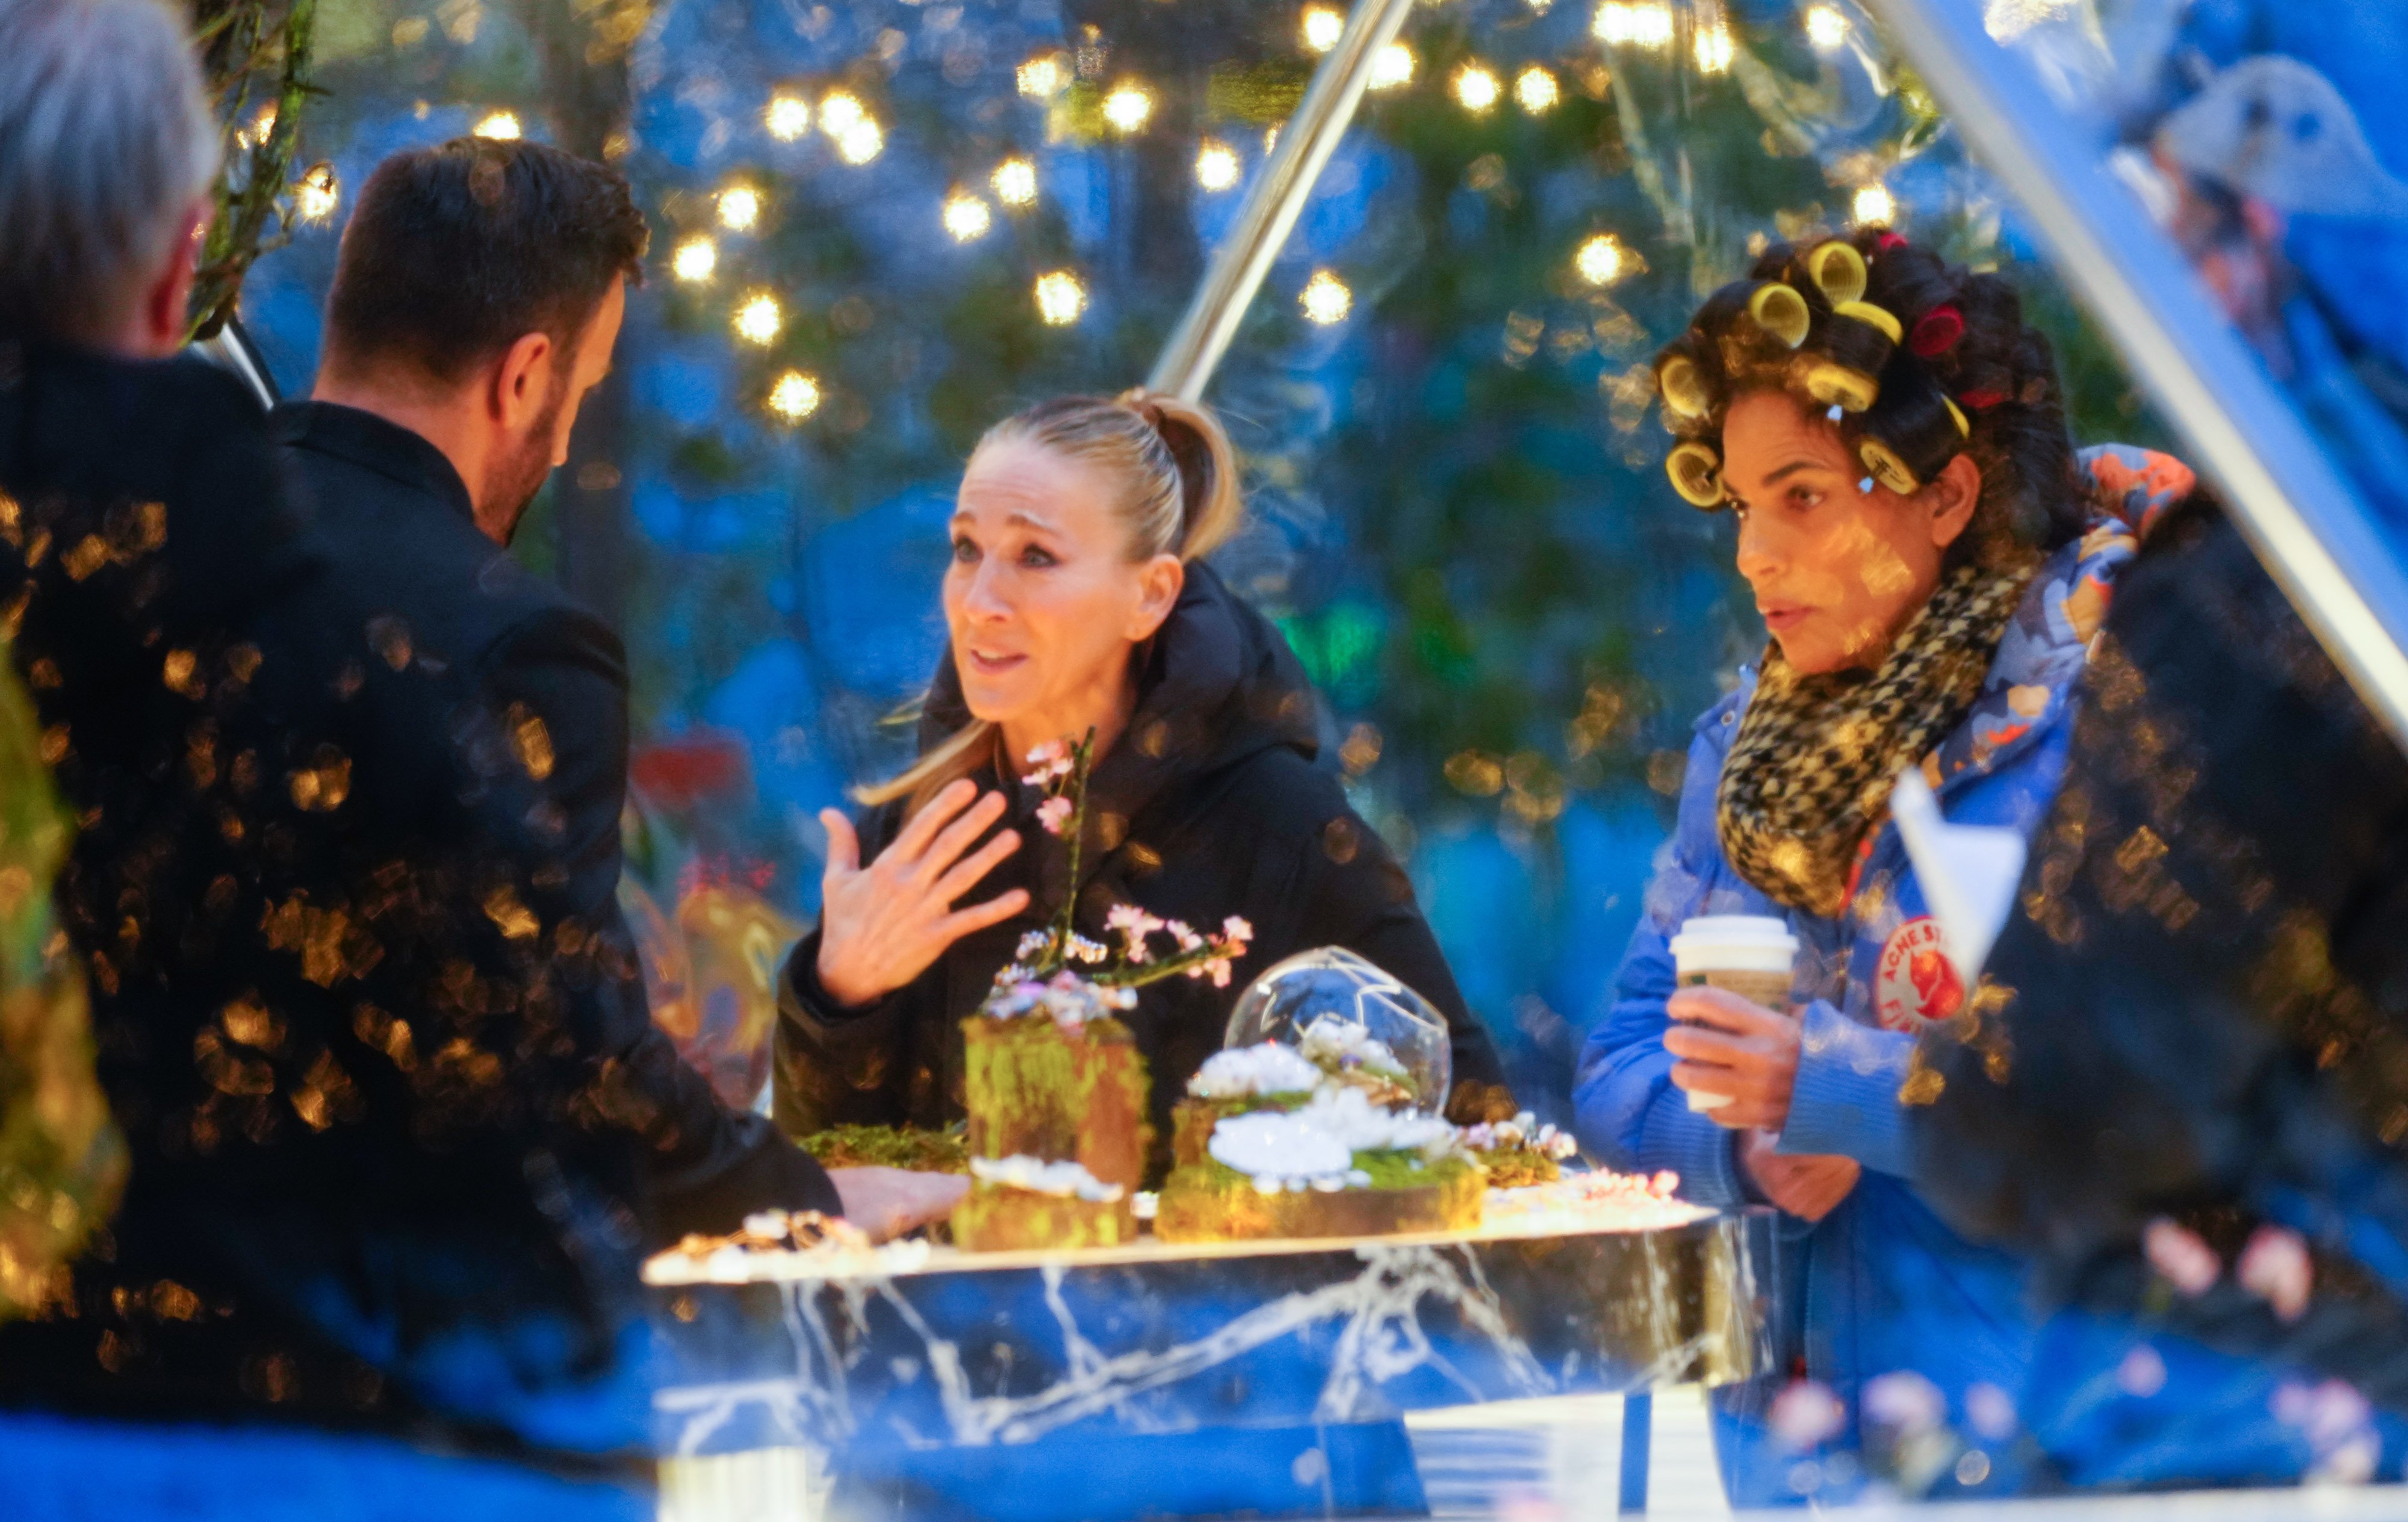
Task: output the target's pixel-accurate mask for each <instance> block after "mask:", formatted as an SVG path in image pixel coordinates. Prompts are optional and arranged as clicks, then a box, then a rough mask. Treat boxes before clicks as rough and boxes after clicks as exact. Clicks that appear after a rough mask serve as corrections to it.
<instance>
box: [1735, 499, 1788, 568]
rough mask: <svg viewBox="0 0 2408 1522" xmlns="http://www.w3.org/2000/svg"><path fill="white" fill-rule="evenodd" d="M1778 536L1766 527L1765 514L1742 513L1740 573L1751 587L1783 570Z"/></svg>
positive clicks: (1740, 517)
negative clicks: (1777, 541) (1777, 540)
mask: <svg viewBox="0 0 2408 1522" xmlns="http://www.w3.org/2000/svg"><path fill="white" fill-rule="evenodd" d="M1776 539H1777V536H1776V535H1775V534H1774V533H1773V532H1772V531H1771V529H1770V527H1768V526H1767V525H1766V524H1765V523H1764V521H1763V514H1761V513H1754V512H1742V513H1741V514H1740V515H1739V573H1740V575H1742V576H1743V577H1745V578H1746V579H1747V580H1748V582H1749V583H1750V584H1751V585H1753V584H1756V583H1758V582H1763V581H1765V580H1766V579H1767V578H1769V577H1770V576H1771V575H1772V573H1773V572H1775V571H1776V570H1779V569H1780V568H1781V554H1780V548H1779V545H1778V544H1777V543H1776Z"/></svg>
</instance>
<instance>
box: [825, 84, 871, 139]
mask: <svg viewBox="0 0 2408 1522" xmlns="http://www.w3.org/2000/svg"><path fill="white" fill-rule="evenodd" d="M868 120H869V108H867V107H866V106H864V105H862V104H861V97H860V96H858V95H856V94H854V93H853V92H851V91H849V90H831V91H829V92H828V93H827V94H826V96H825V97H824V98H823V99H822V100H821V101H820V130H821V131H822V132H824V133H826V134H827V135H828V136H829V138H830V139H835V138H839V137H842V136H844V134H845V129H847V128H848V127H854V126H858V125H860V124H861V123H862V122H867V121H868Z"/></svg>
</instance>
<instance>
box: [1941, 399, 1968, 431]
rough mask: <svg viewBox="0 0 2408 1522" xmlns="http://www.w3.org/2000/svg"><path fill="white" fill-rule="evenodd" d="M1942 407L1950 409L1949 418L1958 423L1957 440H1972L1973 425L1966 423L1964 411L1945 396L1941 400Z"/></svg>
mask: <svg viewBox="0 0 2408 1522" xmlns="http://www.w3.org/2000/svg"><path fill="white" fill-rule="evenodd" d="M1940 405H1941V406H1942V407H1944V408H1946V409H1948V416H1949V417H1950V418H1951V419H1953V420H1954V421H1955V422H1956V424H1957V438H1972V437H1973V425H1972V424H1970V423H1968V422H1966V421H1965V413H1964V410H1963V409H1960V408H1959V407H1957V404H1956V403H1955V402H1952V401H1950V400H1949V399H1948V398H1947V397H1945V396H1942V397H1941V398H1940Z"/></svg>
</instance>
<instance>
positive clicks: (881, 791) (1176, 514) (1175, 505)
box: [853, 386, 1246, 815]
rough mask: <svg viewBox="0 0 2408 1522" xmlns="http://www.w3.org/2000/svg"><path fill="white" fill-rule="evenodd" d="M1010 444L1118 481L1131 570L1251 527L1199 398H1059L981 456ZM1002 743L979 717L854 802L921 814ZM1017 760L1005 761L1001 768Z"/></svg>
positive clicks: (1022, 417)
mask: <svg viewBox="0 0 2408 1522" xmlns="http://www.w3.org/2000/svg"><path fill="white" fill-rule="evenodd" d="M1007 443H1027V444H1033V445H1036V446H1037V447H1038V448H1039V449H1044V450H1050V451H1052V452H1055V453H1057V454H1061V455H1063V456H1065V457H1067V458H1069V459H1073V460H1078V461H1081V462H1082V463H1083V464H1086V465H1089V466H1092V467H1095V468H1096V469H1097V470H1099V471H1101V472H1103V474H1104V475H1105V477H1106V478H1107V479H1109V480H1111V481H1117V482H1118V483H1119V484H1120V487H1121V490H1120V491H1119V492H1118V493H1117V494H1115V497H1114V502H1115V505H1116V506H1117V508H1118V510H1119V514H1120V518H1121V521H1122V523H1123V524H1124V525H1125V527H1126V528H1127V530H1128V538H1129V542H1128V559H1129V563H1130V564H1131V565H1137V564H1140V563H1142V562H1144V561H1148V560H1151V559H1153V558H1154V556H1155V555H1160V554H1175V555H1177V556H1178V557H1179V558H1180V559H1182V560H1197V559H1201V558H1202V557H1203V556H1205V555H1208V554H1211V553H1212V552H1213V551H1215V550H1217V549H1219V548H1220V547H1221V546H1222V545H1224V544H1226V543H1227V542H1229V540H1230V539H1232V538H1236V537H1237V534H1238V530H1239V529H1240V528H1241V527H1243V526H1244V524H1245V518H1246V505H1245V499H1244V497H1243V496H1241V495H1240V493H1239V491H1238V456H1237V452H1236V451H1235V450H1233V449H1232V448H1230V446H1229V435H1228V432H1227V430H1226V429H1225V428H1223V427H1222V426H1221V420H1220V419H1219V418H1217V417H1215V416H1213V415H1212V409H1211V408H1209V407H1206V406H1205V405H1204V404H1202V403H1201V402H1191V401H1188V400H1186V399H1185V398H1183V397H1179V396H1171V395H1165V394H1163V393H1161V392H1154V391H1147V390H1146V389H1144V388H1143V387H1141V386H1140V387H1138V388H1136V389H1133V390H1129V391H1125V392H1123V393H1121V394H1120V395H1117V396H1059V397H1055V398H1054V400H1052V401H1046V402H1039V403H1038V404H1037V405H1036V406H1035V407H1031V408H1028V409H1025V410H1023V411H1020V412H1015V413H1013V414H1012V415H1011V417H1008V418H1006V419H1004V420H1003V421H1002V422H1001V423H998V424H996V425H995V426H994V427H992V428H989V429H988V430H987V431H986V434H985V436H984V437H982V438H980V439H979V441H978V450H983V449H985V448H987V447H988V446H989V445H994V444H1007ZM978 450H972V451H971V452H970V455H971V458H973V459H975V458H977V456H978ZM998 743H999V737H998V736H997V735H996V728H995V725H992V724H989V723H988V722H987V721H985V720H984V719H972V720H971V721H970V722H969V723H968V724H966V725H963V726H962V727H961V728H959V729H957V730H955V731H953V734H951V735H949V736H947V737H946V738H945V739H944V740H943V741H942V742H941V743H939V744H938V745H936V746H933V747H931V748H930V749H929V750H928V752H927V753H926V754H924V755H922V756H921V757H920V759H919V760H917V761H915V762H913V763H912V764H911V766H910V767H909V768H906V769H905V770H904V771H903V772H902V773H901V774H900V775H898V776H896V777H893V778H890V779H888V780H887V781H885V782H882V783H876V784H874V785H871V786H868V787H863V788H858V789H856V790H855V791H854V793H853V797H856V798H857V799H859V800H860V801H861V802H863V803H865V804H868V805H872V806H875V805H877V804H882V803H891V802H893V801H894V800H895V799H896V798H904V799H907V800H909V801H908V802H907V803H906V804H905V806H904V809H905V812H906V814H907V815H908V814H914V813H918V812H919V811H920V810H921V809H922V807H924V806H925V804H926V803H927V801H928V800H929V799H930V798H932V797H936V796H937V795H938V794H939V793H940V792H942V791H944V789H945V787H946V786H947V785H948V784H949V783H953V781H955V780H956V779H958V778H962V777H968V776H969V775H970V774H972V773H973V772H975V771H977V770H978V769H979V768H981V767H982V766H984V765H986V764H987V763H988V762H989V761H990V760H991V759H996V756H995V750H996V745H997V744H998ZM1016 759H1017V758H1016V757H1004V758H1001V764H1002V765H1005V766H1007V767H1008V766H1009V765H1010V764H1011V762H1012V761H1014V760H1016Z"/></svg>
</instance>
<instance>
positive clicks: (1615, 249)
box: [1572, 233, 1630, 285]
mask: <svg viewBox="0 0 2408 1522" xmlns="http://www.w3.org/2000/svg"><path fill="white" fill-rule="evenodd" d="M1572 268H1574V269H1575V270H1577V271H1579V272H1580V278H1581V279H1582V280H1586V281H1588V283H1589V284H1591V285H1612V284H1613V282H1614V281H1616V280H1620V279H1622V277H1623V276H1625V275H1627V274H1628V273H1630V251H1629V250H1628V249H1626V248H1624V247H1623V246H1622V240H1621V239H1620V238H1618V237H1614V236H1613V234H1612V233H1599V234H1598V235H1596V236H1595V237H1588V238H1584V239H1583V240H1582V242H1581V246H1580V248H1579V250H1578V251H1575V252H1574V253H1573V254H1572Z"/></svg>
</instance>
